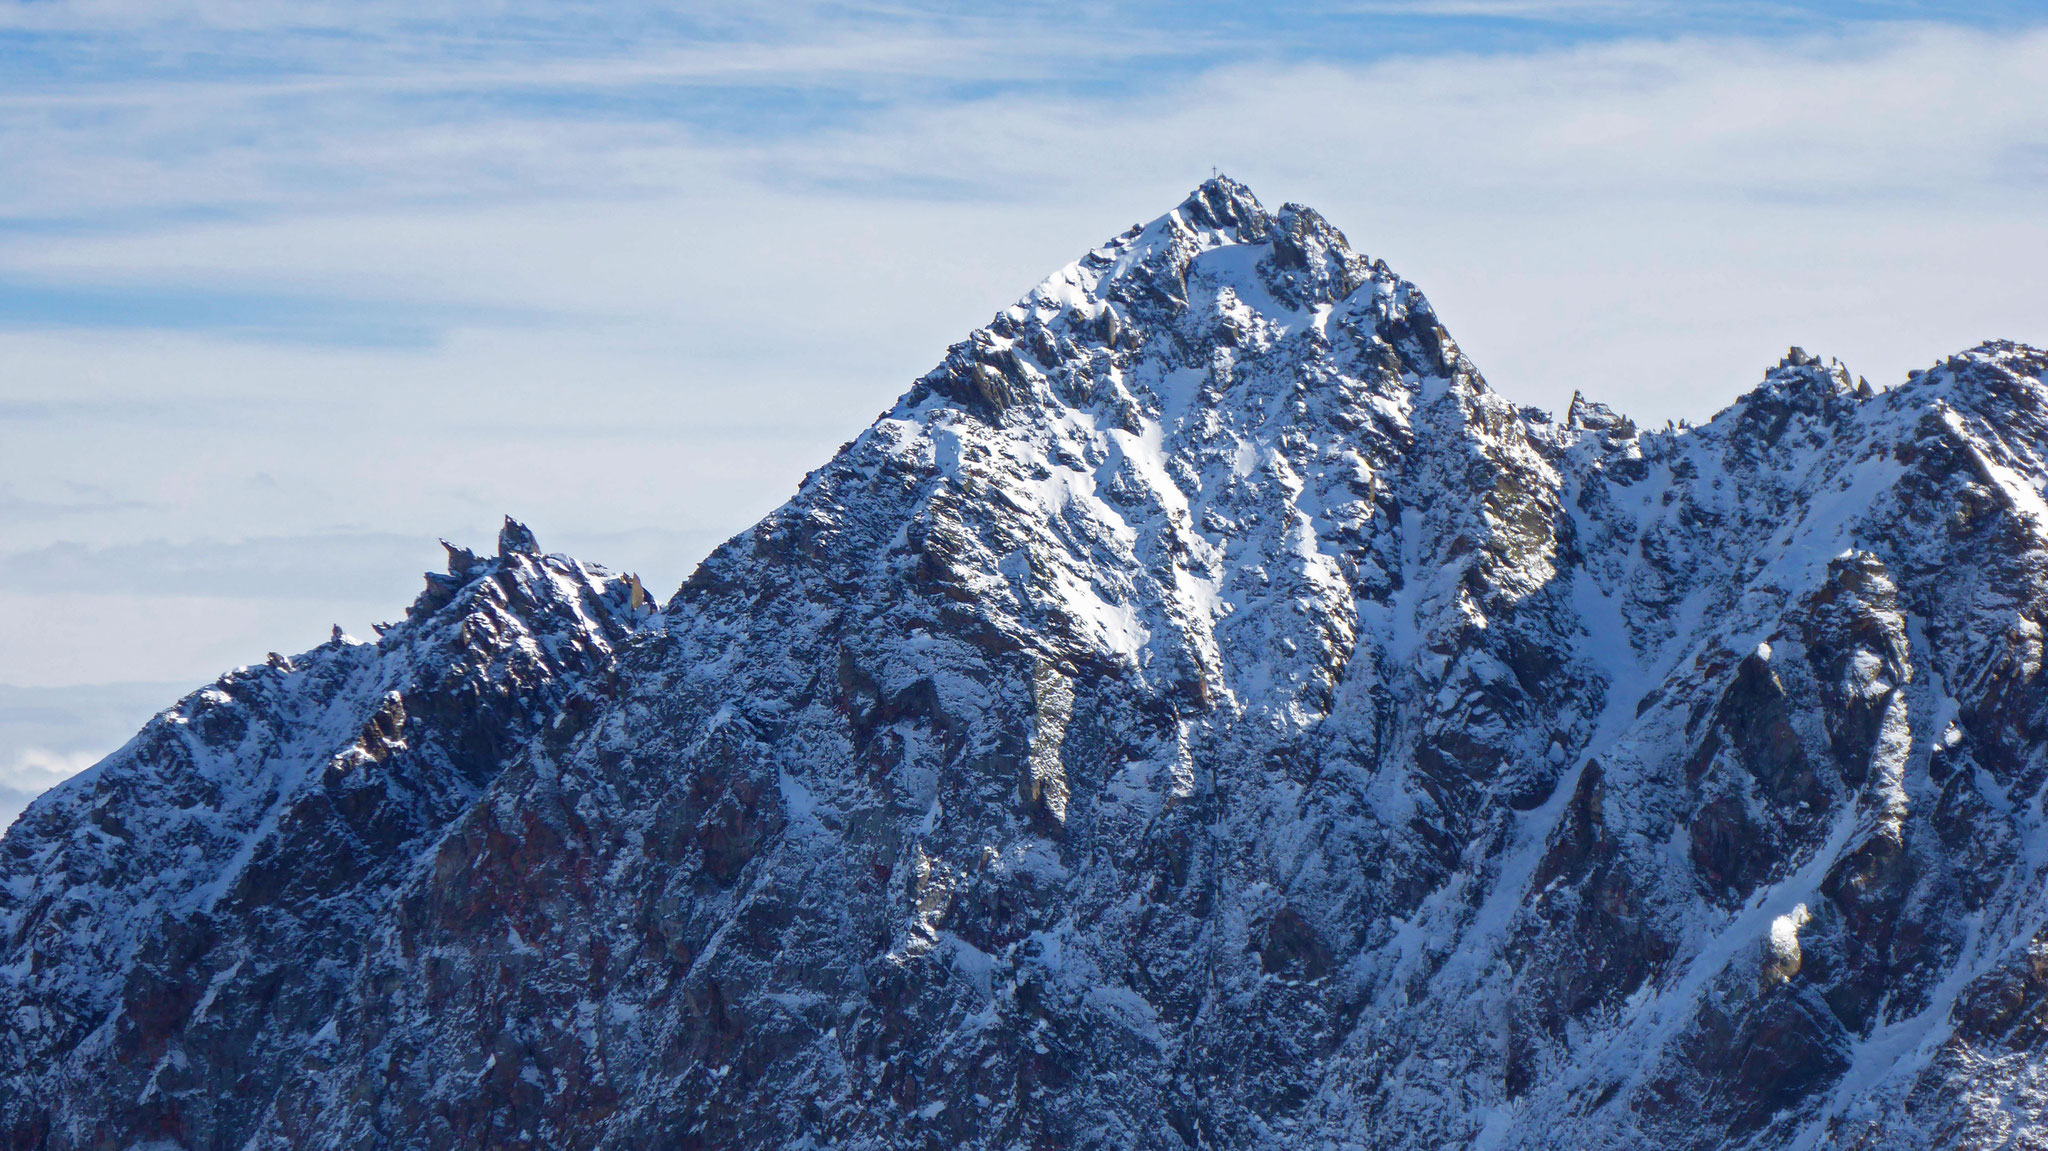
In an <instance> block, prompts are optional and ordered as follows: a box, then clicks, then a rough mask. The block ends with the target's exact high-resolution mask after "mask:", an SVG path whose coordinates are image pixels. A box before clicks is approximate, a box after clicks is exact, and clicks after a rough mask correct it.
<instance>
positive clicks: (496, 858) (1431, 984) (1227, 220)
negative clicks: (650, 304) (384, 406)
mask: <svg viewBox="0 0 2048 1151" xmlns="http://www.w3.org/2000/svg"><path fill="white" fill-rule="evenodd" d="M2044 368H2048V354H2044V353H2042V352H2039V351H2035V350H2032V349H2028V348H2025V347H2021V346H2018V345H2012V344H1987V345H1984V346H1982V347H1980V348H1977V349H1974V350H1973V351H1971V352H1969V353H1966V354H1964V355H1962V356H1958V357H1955V358H1953V359H1951V360H1950V361H1948V362H1947V363H1945V364H1943V365H1941V366H1940V367H1938V368H1936V369H1934V370H1933V371H1930V372H1927V373H1922V374H1918V375H1917V376H1916V377H1915V378H1914V379H1912V380H1910V381H1909V382H1907V383H1906V384H1904V385H1903V386H1901V387H1898V388H1895V389H1893V390H1891V391H1888V392H1885V393H1883V394H1875V393H1873V392H1872V391H1871V389H1869V388H1868V386H1867V385H1858V384H1856V383H1853V382H1852V380H1851V378H1850V377H1849V376H1848V375H1847V374H1846V372H1844V371H1842V370H1841V369H1839V368H1836V367H1831V366H1824V365H1822V364H1820V363H1819V362H1818V361H1817V360H1815V359H1814V358H1812V357H1810V356H1807V355H1806V354H1805V353H1803V352H1799V351H1798V350H1796V349H1795V350H1794V352H1793V354H1792V355H1790V356H1788V357H1787V358H1786V360H1785V361H1784V362H1783V363H1782V364H1781V365H1780V366H1779V367H1778V368H1777V369H1775V370H1774V371H1772V372H1771V373H1770V374H1769V375H1768V377H1767V378H1766V380H1765V382H1764V383H1763V385H1762V386H1761V387H1759V388H1758V389H1756V390H1755V391H1753V392H1752V393H1750V394H1749V395H1748V396H1746V397H1744V398H1743V399H1742V400H1740V401H1738V402H1737V403H1736V404H1735V405H1733V406H1731V407H1730V408H1729V409H1728V410H1726V411H1725V412H1723V413H1722V414H1721V415H1720V416H1718V417H1717V418H1716V419H1715V420H1714V421H1713V422H1712V423H1710V424H1708V425H1706V426H1704V427H1699V428H1683V429H1676V430H1672V431H1664V432H1641V431H1639V430H1638V429H1637V428H1636V427H1635V426H1634V425H1633V424H1632V423H1631V422H1630V421H1628V420H1626V419H1624V418H1622V417H1620V416H1618V415H1616V414H1615V413H1613V412H1612V411H1609V410H1607V409H1606V408H1604V407H1602V406H1600V405H1597V404H1593V403H1590V402H1587V401H1584V400H1580V401H1577V402H1575V403H1574V404H1573V405H1572V408H1571V410H1570V412H1568V413H1567V416H1566V418H1565V419H1564V420H1563V421H1562V422H1552V421H1551V420H1550V419H1549V418H1548V417H1546V416H1543V415H1542V414H1541V413H1536V412H1532V411H1527V410H1517V409H1516V408H1514V407H1513V406H1512V405H1511V404H1509V403H1508V402H1506V401H1505V400H1502V399H1501V398H1499V397H1498V396H1496V395H1494V394H1493V393H1492V392H1491V391H1489V390H1488V388H1487V387H1486V385H1485V383H1484V382H1483V381H1482V380H1481V379H1480V377H1479V375H1478V373H1477V371H1476V370H1475V369H1474V368H1473V366H1472V365H1471V364H1470V363H1469V361H1467V359H1466V358H1465V357H1464V355H1463V354H1462V353H1461V352H1460V351H1459V350H1458V348H1457V345H1456V344H1455V343H1454V342H1453V341H1452V340H1451V339H1450V337H1449V336H1448V335H1447V334H1446V333H1445V332H1444V330H1443V328H1442V327H1441V326H1440V325H1439V323H1438V322H1437V320H1436V317H1435V315H1434V313H1433V312H1432V310H1431V309H1430V307H1429V305H1428V303H1427V302H1426V301H1425V300H1424V299H1423V297H1422V296H1421V294H1420V293H1419V292H1418V291H1417V290H1416V289H1415V288H1414V287H1413V286H1412V285H1410V284H1408V283H1406V282H1405V281H1402V280H1400V279H1399V278H1398V277H1396V276H1394V275H1393V274H1392V273H1391V272H1390V271H1388V270H1387V268H1386V267H1385V266H1384V265H1382V264H1379V263H1377V262H1374V261H1371V260H1368V259H1366V258H1365V257H1362V256H1359V255H1357V254H1355V253H1353V252H1352V251H1351V250H1350V248H1349V246H1348V245H1347V244H1346V243H1345V241H1344V238H1343V237H1342V236H1341V235H1340V234H1338V233H1337V232H1336V230H1335V229H1333V228H1332V227H1330V225H1329V224H1327V223H1326V222H1325V221H1324V220H1323V219H1322V218H1321V217H1320V216H1318V215H1316V214H1315V213H1314V212H1312V211H1310V210H1308V209H1305V208H1299V207H1293V206H1289V207H1287V208H1283V209H1282V210H1281V211H1279V212H1278V213H1269V212H1267V211H1266V210H1265V209H1264V208H1262V207H1261V206H1260V205H1259V204H1258V203H1257V202H1256V201H1255V200H1253V199H1252V197H1251V196H1250V194H1249V193H1248V192H1246V191H1245V190H1244V189H1243V188H1242V187H1240V186H1238V185H1236V184H1234V183H1231V182H1230V181H1228V180H1216V181H1212V182H1211V183H1209V184H1206V185H1204V186H1203V187H1202V188H1201V189H1200V190H1198V191H1197V192H1196V194H1195V195H1194V196H1192V197H1191V198H1190V199H1189V200H1188V201H1187V202H1186V203H1184V204H1182V205H1181V206H1180V207H1179V208H1178V209H1176V210H1175V211H1174V212H1173V213H1170V214H1169V215H1167V216H1165V217H1162V218H1161V219H1159V220H1157V221H1155V222H1153V223H1152V224H1151V225H1149V226H1146V227H1144V228H1140V229H1134V230H1133V231H1131V232H1128V233H1126V234H1124V235H1122V236H1119V237H1117V238H1116V239H1114V240H1112V241H1110V242H1109V243H1108V244H1106V245H1104V246H1103V247H1101V248H1098V249H1096V250H1095V251H1094V252H1091V253H1089V254H1088V255H1087V256H1085V257H1083V258H1082V259H1081V260H1080V261H1078V262H1077V263H1075V264H1073V265H1071V266H1069V267H1068V268H1066V269H1064V270H1062V271H1061V272H1060V273H1058V274H1056V275H1055V276H1053V277H1052V278H1051V279H1049V280H1047V281H1046V282H1045V283H1044V284H1042V285H1040V286H1039V288H1038V289H1036V290H1035V291H1034V292H1033V293H1032V294H1031V295H1030V296H1028V297H1027V298H1026V299H1025V300H1023V301H1022V302H1020V303H1019V304H1018V305H1016V306H1015V307H1012V308H1010V309H1008V310H1006V311H1005V312H1003V313H1001V314H999V315H998V316H997V317H996V318H995V320H994V321H993V322H992V323H991V324H990V325H989V326H988V327H986V328H984V329H982V330H980V331H977V332H976V333H974V334H973V335H972V336H970V337H969V339H968V340H966V341H964V342H962V343H961V344H958V345H956V346H955V347H954V348H952V349H951V350H950V351H949V353H948V355H947V357H946V359H945V362H944V363H942V364H941V365H940V366H939V367H938V368H937V369H935V370H934V371H933V372H931V373H930V374H929V375H927V376H926V377H924V378H923V379H922V380H920V381H918V382H917V384H916V385H915V386H914V387H913V388H912V389H911V390H910V392H909V393H908V394H907V395H906V396H905V397H904V398H903V399H902V401H900V402H899V403H898V405H897V406H896V407H895V408H894V409H892V410H891V411H890V412H889V413H887V414H886V415H884V416H883V417H882V418H881V419H880V420H879V421H877V422H876V424H875V425H874V426H873V427H872V428H870V429H869V430H868V431H867V432H866V433H865V434H864V435H862V436H861V437H860V438H859V439H857V440H856V441H855V442H854V443H853V444H851V445H849V446H848V447H847V448H846V449H845V450H844V451H842V452H841V454H840V455H839V456H838V457H837V458H836V459H834V460H833V461H831V462H830V463H829V464H827V465H826V466H825V467H823V468H821V469H820V470H819V471H817V472H815V473H813V474H812V475H811V476H810V477H809V478H808V479H807V480H806V481H805V483H804V485H803V488H802V489H801V491H800V492H799V493H798V494H797V496H796V497H795V498H794V499H793V500H792V501H791V502H790V503H789V504H787V505H785V506H784V507H783V508H782V509H781V510H779V511H777V512H775V513H774V514H773V515H771V516H769V517H768V518H767V519H766V520H764V521H763V522H762V523H761V524H760V525H758V526H757V527H755V528H754V529H752V530H750V531H748V532H746V533H743V534H742V535H740V536H738V537H736V538H735V539H733V540H732V541H730V542H729V543H727V544H726V545H724V546H723V547H721V548H720V549H719V550H718V551H717V552H715V553H714V554H713V555H712V556H711V557H710V558H709V559H708V560H706V561H705V563H704V564H703V566H702V567H701V568H700V569H699V570H698V572H697V573H696V574H695V575H693V576H692V577H691V578H690V580H689V581H688V582H687V583H686V584H685V585H684V586H683V588H682V589H681V591H679V592H678V593H677V594H676V596H675V597H674V598H673V599H672V600H671V601H670V602H669V603H668V604H667V605H666V607H665V608H663V609H662V611H661V612H660V613H659V614H658V615H654V616H653V617H652V618H648V619H645V620H644V621H643V613H640V612H636V611H635V610H634V608H633V603H634V599H633V596H632V592H631V585H630V584H629V583H627V582H626V581H607V580H605V579H604V577H602V576H601V575H600V574H598V573H596V572H595V571H593V570H591V569H585V568H579V567H577V566H575V565H573V564H572V563H570V562H569V561H566V560H562V559H559V558H555V557H542V556H540V555H539V554H538V552H539V549H538V547H537V546H536V545H535V544H534V543H533V540H532V537H531V535H530V533H526V532H525V531H524V530H523V529H519V530H516V531H515V530H514V528H513V527H511V526H508V529H507V532H506V533H505V535H504V536H503V537H501V541H500V550H501V553H502V554H501V557H500V558H499V559H496V560H493V561H489V562H488V563H474V561H473V557H468V556H467V553H462V552H459V551H451V554H452V555H453V556H454V559H453V560H452V561H451V562H452V566H455V567H457V568H460V569H461V570H460V571H459V572H457V574H456V575H455V576H453V577H450V578H449V579H447V580H441V581H438V582H435V583H433V584H432V586H430V588H429V591H428V593H427V595H425V596H424V597H423V598H422V600H421V602H420V603H419V604H418V605H416V606H415V608H414V611H413V613H412V615H411V616H410V617H409V619H408V621H407V622H406V623H405V624H402V625H400V626H399V627H398V628H396V629H394V630H392V631H391V632H390V633H388V634H386V635H385V637H384V639H383V641H382V642H381V643H380V644H378V645H376V646H375V647H371V646H369V645H351V644H346V643H337V644H333V645H329V646H328V647H324V648H322V649H319V650H317V651H315V652H312V653H308V654H307V655H305V656H301V657H298V658H297V659H296V660H294V661H284V662H286V663H287V664H288V666H284V667H272V668H259V669H252V670H246V671H243V672H238V673H235V674H234V675H232V676H230V677H228V678H227V679H224V680H223V681H222V682H221V684H220V685H218V686H217V687H216V688H213V689H209V690H208V691H207V692H202V693H200V694H199V695H196V696H194V697H192V698H191V699H189V700H187V701H185V703H183V704H181V705H180V706H179V708H177V709H175V710H174V711H172V712H168V713H166V715H165V716H164V717H161V718H160V719H159V720H158V721H156V722H155V723H154V724H152V726H151V727H150V728H149V729H146V730H145V732H144V733H143V735H142V736H141V737H139V738H138V740H137V741H136V742H135V743H133V744H131V745H130V746H129V747H128V748H126V749H124V750H123V751H122V752H120V753H118V754H117V755H116V756H115V757H113V758H112V759H110V760H109V761H108V762H107V763H106V764H104V765H102V766H101V767H100V768H98V769H96V770H95V771H94V772H92V773H89V774H88V775H87V776H84V777H81V778H80V779H78V780H76V781H73V782H72V783H70V784H67V785H66V786H65V787H63V788H60V789H59V790H58V791H57V792H55V793H53V794H52V795H51V796H49V797H47V798H45V799H44V800H42V801H40V802H39V803H38V805H37V806H36V807H35V808H34V809H32V811H31V812H30V814H29V815H28V816H26V817H25V818H24V820H23V821H22V822H21V823H20V824H19V825H17V826H16V828H14V829H13V830H12V831H11V832H10V833H9V835H8V838H7V840H6V841H5V847H4V850H0V868H4V872H0V884H4V885H0V901H4V902H0V943H4V945H5V947H6V948H7V952H6V954H5V956H4V957H0V959H4V962H5V963H6V964H7V966H6V967H4V968H0V972H4V974H0V995H4V996H5V997H6V1002H5V1004H0V1007H4V1008H5V1009H6V1010H8V1011H10V1012H11V1013H12V1015H11V1016H9V1017H10V1018H12V1019H14V1020H16V1021H17V1024H16V1026H15V1029H14V1030H11V1031H9V1032H8V1033H7V1036H8V1037H7V1039H6V1045H5V1046H4V1047H0V1060H4V1062H0V1119H4V1122H5V1123H6V1124H7V1127H6V1128H5V1130H6V1132H7V1138H8V1140H9V1145H10V1146H16V1147H52V1148H57V1147H61V1148H72V1147H84V1146H128V1145H132V1144H134V1143H137V1142H142V1141H146V1140H149V1139H157V1140H162V1141H165V1142H166V1143H167V1144H170V1145H183V1146H191V1147H201V1146H205V1147H220V1148H230V1147H233V1148H240V1147H244V1146H253V1147H335V1148H341V1147H349V1148H375V1147H387V1146H403V1147H423V1148H424V1147H549V1148H555V1147H643V1146H658V1147H703V1148H712V1147H721V1148H723V1147H760V1148H770V1147H774V1148H781V1147H803V1146H818V1147H823V1146H850V1147H896V1146H903V1147H920V1148H922V1147H953V1146H966V1147H991V1148H993V1147H1118V1148H1122V1147H1133V1146H1137V1147H1165V1148H1175V1147H1190V1146H1215V1147H1233V1148H1235V1147H1276V1148H1277V1147H1295V1146H1304V1145H1306V1146H1330V1147H1342V1146H1374V1147H1397V1148H1437V1147H1442V1146H1468V1145H1469V1146H1478V1147H1488V1148H1509V1147H1530V1148H1534V1147H1557V1148H1595V1147H1614V1148H1636V1147H1644V1146H1657V1147H1699V1148H1714V1147H1735V1146H1745V1147H1788V1148H1789V1147H1811V1146H1845V1147H1868V1148H1893V1147H1898V1148H1906V1147H1927V1146H1944V1147H1954V1146H1985V1147H1991V1146H2006V1145H2012V1144H2014V1143H2016V1142H2017V1143H2020V1144H2024V1143H2025V1141H2027V1140H2030V1139H2035V1140H2041V1139H2048V1113H2044V1107H2048V1081H2044V1080H2048V1073H2044V1071H2043V1068H2044V1066H2048V1063H2044V1060H2043V1058H2042V1055H2041V1052H2042V1049H2043V1044H2044V1042H2048V1023H2044V1022H2043V1020H2044V1019H2048V942H2044V941H2048V904H2044V901H2043V899H2042V896H2041V892H2042V891H2043V880H2044V878H2048V875H2044V868H2048V837H2044V831H2043V828H2042V823H2043V819H2044V816H2043V812H2042V807H2041V798H2042V793H2043V788H2044V783H2048V765H2044V754H2043V747H2044V746H2048V745H2044V732H2043V724H2044V723H2048V708H2044V703H2048V699H2044V691H2043V684H2042V682H2041V679H2040V671H2041V659H2042V638H2041V637H2042V632H2041V624H2040V620H2041V618H2042V616H2043V613H2044V612H2048V501H2044V500H2043V498H2042V495H2041V488H2042V485H2043V482H2044V480H2048V459H2044V452H2048V424H2044V419H2048V391H2044V389H2043V385H2042V380H2041V377H2042V374H2043V370H2044ZM515 526H516V525H515ZM472 563H474V566H471V565H472Z"/></svg>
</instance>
